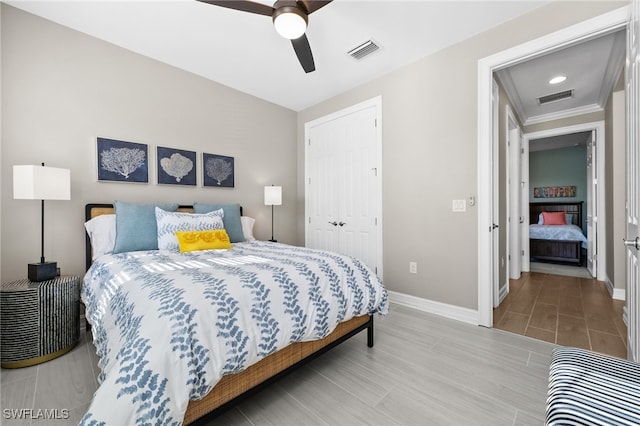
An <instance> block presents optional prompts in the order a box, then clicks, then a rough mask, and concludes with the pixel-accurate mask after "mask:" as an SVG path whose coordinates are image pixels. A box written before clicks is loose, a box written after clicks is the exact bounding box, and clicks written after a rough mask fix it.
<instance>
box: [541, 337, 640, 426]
mask: <svg viewBox="0 0 640 426" xmlns="http://www.w3.org/2000/svg"><path fill="white" fill-rule="evenodd" d="M545 424H546V425H640V364H638V363H635V362H631V361H627V360H623V359H619V358H613V357H610V356H606V355H602V354H597V353H593V352H589V351H586V350H582V349H576V348H566V347H561V348H556V349H555V350H554V351H553V357H552V360H551V366H550V369H549V393H548V398H547V412H546V421H545Z"/></svg>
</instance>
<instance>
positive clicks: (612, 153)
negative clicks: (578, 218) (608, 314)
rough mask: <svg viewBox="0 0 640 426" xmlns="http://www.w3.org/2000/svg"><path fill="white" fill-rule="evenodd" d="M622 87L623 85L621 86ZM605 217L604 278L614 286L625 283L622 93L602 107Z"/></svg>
mask: <svg viewBox="0 0 640 426" xmlns="http://www.w3.org/2000/svg"><path fill="white" fill-rule="evenodd" d="M623 87H624V86H623ZM605 116H606V121H605V133H606V135H605V139H606V141H607V144H606V146H605V185H606V189H605V209H606V212H605V216H606V219H607V222H606V228H607V230H606V233H607V241H606V248H607V265H606V271H607V277H608V279H609V281H610V282H611V283H612V284H613V287H614V289H618V290H624V289H625V286H626V267H625V248H624V245H623V244H622V240H623V239H624V238H625V235H626V227H625V223H626V217H625V216H626V209H625V204H626V201H625V200H626V190H625V188H626V187H625V185H626V153H625V150H626V146H625V132H626V130H625V93H624V90H618V91H615V92H613V93H612V94H611V95H610V96H609V99H608V100H607V104H606V108H605Z"/></svg>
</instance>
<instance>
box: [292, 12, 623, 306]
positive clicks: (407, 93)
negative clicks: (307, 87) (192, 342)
mask: <svg viewBox="0 0 640 426" xmlns="http://www.w3.org/2000/svg"><path fill="white" fill-rule="evenodd" d="M625 4H626V3H625V2H610V1H606V2H597V1H595V2H594V1H586V2H553V3H551V4H549V5H547V6H544V7H541V8H539V9H536V10H534V11H533V12H531V13H529V14H527V15H524V16H522V17H519V18H517V19H514V20H512V21H510V22H507V23H505V24H503V25H501V26H499V27H497V28H495V29H492V30H490V31H487V32H485V33H482V34H479V35H478V36H476V37H473V38H471V39H469V40H467V41H464V42H462V43H459V44H457V45H455V46H453V47H450V48H448V49H445V50H443V51H441V52H438V53H436V54H433V55H431V56H428V57H426V58H424V59H422V60H420V61H418V62H416V63H414V64H412V65H410V66H406V67H403V68H401V69H400V70H398V71H396V72H393V73H391V74H388V75H386V76H384V77H381V78H379V79H376V80H373V81H371V82H368V83H365V84H363V85H362V86H360V87H357V88H355V89H353V90H349V91H347V92H346V93H343V94H341V95H339V96H336V97H334V98H331V99H329V100H327V101H325V102H322V103H320V104H318V105H316V106H313V107H311V108H308V109H306V110H304V111H301V112H300V113H299V114H298V190H299V195H298V207H299V210H300V211H301V212H302V211H303V200H304V186H303V182H302V181H303V177H304V144H303V137H304V123H306V122H308V121H310V120H313V119H316V118H318V117H322V116H324V115H327V114H329V113H332V112H334V111H337V110H339V109H342V108H345V107H348V106H350V105H353V104H356V103H358V102H361V101H363V100H366V99H370V98H372V97H374V96H377V95H381V96H382V130H383V170H382V175H383V220H384V224H383V239H384V274H385V276H384V281H385V284H386V286H387V287H388V288H389V289H390V290H393V291H397V292H401V293H405V294H409V295H413V296H417V297H421V298H425V299H429V300H433V301H437V302H442V303H446V304H451V305H456V306H460V307H464V308H470V309H477V301H478V294H477V289H478V275H477V271H478V268H477V267H478V265H477V258H478V253H477V233H478V229H477V220H478V218H477V211H476V209H475V208H474V207H470V208H468V210H467V212H466V213H452V212H451V200H453V199H459V198H465V199H466V198H468V197H469V196H475V195H476V191H477V182H476V177H477V146H476V145H477V120H476V119H477V61H478V59H481V58H483V57H486V56H489V55H492V54H494V53H497V52H500V51H502V50H505V49H507V48H509V47H513V46H515V45H518V44H520V43H523V42H526V41H529V40H532V39H534V38H537V37H540V36H543V35H545V34H548V33H550V32H553V31H556V30H559V29H562V28H564V27H567V26H569V25H572V24H575V23H578V22H581V21H583V20H585V19H587V18H589V17H593V16H596V15H599V14H602V13H605V12H607V11H609V10H613V9H615V8H617V7H621V6H624V5H625ZM298 227H299V228H298V235H304V232H303V230H304V222H303V218H302V217H300V220H299V222H298ZM409 260H415V261H417V262H418V274H409V272H408V271H409V269H408V262H409Z"/></svg>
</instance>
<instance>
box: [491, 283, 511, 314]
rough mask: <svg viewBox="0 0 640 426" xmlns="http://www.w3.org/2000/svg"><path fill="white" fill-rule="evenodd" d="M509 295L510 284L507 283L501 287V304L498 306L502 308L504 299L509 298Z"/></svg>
mask: <svg viewBox="0 0 640 426" xmlns="http://www.w3.org/2000/svg"><path fill="white" fill-rule="evenodd" d="M507 294H509V283H505V284H503V286H502V287H500V290H499V292H498V300H499V301H500V302H499V303H498V306H500V303H502V301H503V300H504V298H505V297H507ZM494 308H495V306H494Z"/></svg>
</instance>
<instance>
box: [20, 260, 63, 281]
mask: <svg viewBox="0 0 640 426" xmlns="http://www.w3.org/2000/svg"><path fill="white" fill-rule="evenodd" d="M57 269H58V263H57V262H43V263H29V270H28V274H27V277H29V281H36V282H38V281H47V280H52V279H54V278H55V277H56V276H58V271H57Z"/></svg>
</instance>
